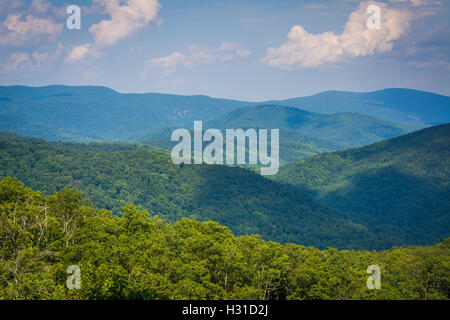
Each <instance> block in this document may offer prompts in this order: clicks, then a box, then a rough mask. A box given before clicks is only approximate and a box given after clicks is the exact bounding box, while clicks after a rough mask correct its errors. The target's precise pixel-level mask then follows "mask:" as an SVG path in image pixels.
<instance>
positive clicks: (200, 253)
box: [0, 178, 450, 300]
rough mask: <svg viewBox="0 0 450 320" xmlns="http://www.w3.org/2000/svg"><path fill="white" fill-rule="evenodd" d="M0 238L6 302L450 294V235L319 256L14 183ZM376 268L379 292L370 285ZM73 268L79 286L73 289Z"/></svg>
mask: <svg viewBox="0 0 450 320" xmlns="http://www.w3.org/2000/svg"><path fill="white" fill-rule="evenodd" d="M0 239H1V241H2V242H1V246H0V300H4V299H5V300H10V299H12V300H18V299H39V300H41V299H58V300H59V299H74V300H78V299H92V300H103V299H111V300H118V299H179V300H181V299H209V300H211V299H252V300H256V299H261V300H262V299H282V300H284V299H315V300H317V299H335V300H341V299H449V298H450V291H449V290H450V255H449V252H450V242H449V239H446V240H445V241H443V242H442V243H440V244H438V245H436V246H433V247H410V248H393V249H391V250H389V251H380V252H376V251H371V252H368V251H338V250H336V249H333V248H329V249H328V250H324V251H319V250H317V249H316V248H312V247H304V246H299V245H294V244H286V245H281V244H279V243H275V242H271V241H270V242H265V241H263V240H262V239H261V238H260V237H259V236H256V235H254V236H240V237H235V236H234V235H233V234H232V233H231V232H230V230H229V229H227V228H226V227H224V226H221V225H219V224H218V223H216V222H197V221H193V220H189V219H182V220H181V221H178V222H176V223H174V224H169V223H166V222H164V221H163V220H161V219H159V218H156V217H150V216H149V214H148V212H146V211H141V210H138V209H137V208H136V207H135V206H132V205H127V206H124V207H123V209H122V210H121V211H120V215H113V214H111V212H109V211H107V210H104V209H100V210H97V209H94V208H93V207H92V206H89V205H86V204H85V203H83V199H82V198H81V197H80V194H79V192H77V191H73V190H64V191H62V192H59V193H56V194H55V195H48V196H42V194H41V193H39V192H35V191H32V190H30V189H28V188H24V186H23V185H22V184H21V183H20V182H18V181H17V180H13V179H11V178H6V179H3V180H1V181H0ZM370 265H378V266H379V267H380V271H381V290H369V289H368V288H367V287H366V279H367V276H368V275H367V273H366V269H367V267H368V266H370ZM69 266H76V267H78V268H79V271H80V276H81V281H80V284H79V285H80V286H79V288H78V290H70V289H68V288H67V287H66V279H67V277H68V274H67V272H66V271H67V268H68V267H69ZM69 282H70V281H69Z"/></svg>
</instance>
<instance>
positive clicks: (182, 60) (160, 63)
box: [145, 42, 250, 76]
mask: <svg viewBox="0 0 450 320" xmlns="http://www.w3.org/2000/svg"><path fill="white" fill-rule="evenodd" d="M249 55H250V51H249V50H246V49H242V48H241V47H240V45H239V44H238V43H234V42H222V43H221V45H220V46H219V47H217V48H202V47H198V46H195V45H192V46H190V47H189V48H188V50H187V51H186V52H185V53H180V52H174V53H172V54H170V55H168V56H164V57H157V58H151V59H149V60H147V61H146V63H145V65H146V67H147V69H156V68H158V69H161V70H162V74H163V75H165V76H167V75H170V74H172V73H174V72H175V71H176V68H177V66H179V65H182V66H184V67H185V68H194V67H196V66H198V65H202V64H211V63H215V62H218V61H220V62H227V61H231V60H234V59H238V58H241V59H242V58H246V57H248V56H249Z"/></svg>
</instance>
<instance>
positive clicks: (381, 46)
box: [262, 2, 412, 69]
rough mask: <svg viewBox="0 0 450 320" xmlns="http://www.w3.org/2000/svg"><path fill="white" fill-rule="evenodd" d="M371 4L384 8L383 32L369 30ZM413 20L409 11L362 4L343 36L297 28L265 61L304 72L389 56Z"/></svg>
mask: <svg viewBox="0 0 450 320" xmlns="http://www.w3.org/2000/svg"><path fill="white" fill-rule="evenodd" d="M370 4H376V5H378V6H379V7H380V8H381V29H379V30H369V29H368V28H367V26H366V21H367V18H368V17H369V15H368V14H367V13H366V9H367V7H368V6H369V5H370ZM411 19H412V15H411V14H410V13H409V12H408V11H406V10H397V9H389V8H388V7H387V5H386V4H384V3H377V2H365V3H361V4H360V5H359V7H358V9H357V10H356V11H354V12H352V13H351V14H350V16H349V18H348V20H347V23H346V24H345V26H344V30H343V32H342V33H341V34H335V33H333V32H324V33H320V34H312V33H309V32H307V31H306V30H305V29H304V28H303V27H302V26H300V25H296V26H294V27H292V29H291V31H290V32H289V34H288V35H287V41H286V43H284V44H283V45H281V46H279V47H277V48H269V49H268V50H267V53H266V56H265V57H264V58H263V59H262V61H263V62H264V63H266V64H268V65H269V66H272V67H277V68H284V69H290V68H295V67H301V68H302V67H303V68H304V67H317V66H320V65H323V64H326V63H333V62H337V61H343V60H347V59H351V58H355V57H360V56H369V55H374V54H376V53H382V52H387V51H390V50H392V48H393V42H394V41H395V40H397V39H399V38H400V37H402V36H403V35H404V34H405V33H406V32H407V30H408V29H409V25H410V21H411Z"/></svg>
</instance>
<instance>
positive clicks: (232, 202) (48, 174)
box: [0, 133, 390, 248]
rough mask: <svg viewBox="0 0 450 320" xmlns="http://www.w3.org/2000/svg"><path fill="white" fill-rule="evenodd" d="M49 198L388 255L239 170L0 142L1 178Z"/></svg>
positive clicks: (8, 138)
mask: <svg viewBox="0 0 450 320" xmlns="http://www.w3.org/2000/svg"><path fill="white" fill-rule="evenodd" d="M6 176H11V177H17V178H18V179H20V180H21V181H23V182H24V183H25V185H26V186H29V187H33V188H37V189H39V190H41V191H42V192H43V193H44V194H52V193H54V192H56V191H60V190H62V189H63V188H73V189H77V190H82V191H83V192H84V193H85V194H86V196H87V198H88V199H89V200H90V201H91V202H92V203H93V204H94V205H95V206H96V207H97V208H106V209H109V210H112V211H113V212H115V213H118V212H120V208H121V207H122V206H124V205H126V204H129V203H133V204H136V205H137V206H139V208H141V209H146V210H148V211H149V212H150V213H151V214H152V215H159V216H160V217H162V218H164V219H166V220H168V221H175V220H179V219H181V218H183V217H189V218H196V219H199V220H201V221H208V220H213V221H217V222H219V223H222V224H223V225H225V226H228V227H229V228H230V229H231V230H232V231H233V232H234V233H235V234H237V235H239V234H253V233H258V234H261V235H262V236H263V238H264V239H268V240H273V241H280V242H294V243H299V244H304V245H313V246H316V247H319V248H326V247H328V246H334V247H337V248H387V247H388V246H389V244H390V241H387V242H386V241H384V240H383V239H382V237H375V236H374V235H373V234H372V233H371V232H369V231H368V230H367V228H365V227H363V226H362V225H360V224H356V223H354V222H353V221H351V220H350V219H348V218H347V216H346V214H344V213H343V212H340V211H339V210H335V209H332V208H329V207H327V206H324V205H322V204H320V203H319V202H317V201H315V200H314V199H313V198H312V197H311V196H309V195H307V194H305V193H303V192H301V191H299V190H298V189H297V188H295V187H292V186H288V185H282V184H279V183H277V182H274V181H271V180H269V179H266V178H264V177H262V176H260V175H259V174H257V173H254V172H253V171H251V170H247V169H244V168H238V167H227V166H215V165H213V166H209V165H180V166H178V165H174V164H173V163H172V161H171V159H170V156H169V155H168V154H166V153H164V152H161V151H158V150H149V149H146V147H142V146H139V145H134V146H133V145H131V146H129V147H128V148H127V146H126V145H120V144H119V145H115V144H106V145H104V146H103V147H102V144H75V143H52V142H48V141H45V140H43V139H37V138H25V137H20V136H17V135H15V134H10V133H9V134H6V133H3V134H0V177H6Z"/></svg>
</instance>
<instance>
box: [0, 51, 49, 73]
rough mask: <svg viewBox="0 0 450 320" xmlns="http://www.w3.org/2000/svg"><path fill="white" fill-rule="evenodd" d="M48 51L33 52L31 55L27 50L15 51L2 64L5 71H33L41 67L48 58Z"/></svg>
mask: <svg viewBox="0 0 450 320" xmlns="http://www.w3.org/2000/svg"><path fill="white" fill-rule="evenodd" d="M48 57H49V55H48V54H47V53H39V52H33V53H32V54H31V55H29V54H28V53H25V52H17V53H13V54H12V55H11V56H10V57H9V59H8V61H7V62H6V63H5V64H3V65H1V70H2V71H3V72H12V71H32V70H35V69H37V68H40V67H41V64H42V63H43V62H45V61H46V60H47V59H48Z"/></svg>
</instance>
